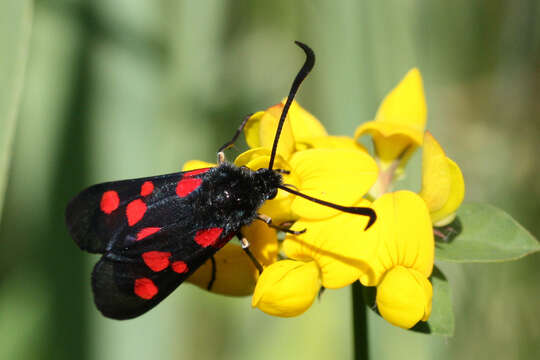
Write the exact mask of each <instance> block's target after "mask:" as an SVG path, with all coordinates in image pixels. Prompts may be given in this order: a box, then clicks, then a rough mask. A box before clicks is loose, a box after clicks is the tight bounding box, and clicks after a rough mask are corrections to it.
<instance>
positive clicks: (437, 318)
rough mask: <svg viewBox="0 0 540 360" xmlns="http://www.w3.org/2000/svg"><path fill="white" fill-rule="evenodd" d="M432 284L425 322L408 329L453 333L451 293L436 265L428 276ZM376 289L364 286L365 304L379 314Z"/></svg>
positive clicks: (446, 334)
mask: <svg viewBox="0 0 540 360" xmlns="http://www.w3.org/2000/svg"><path fill="white" fill-rule="evenodd" d="M430 281H431V284H432V285H433V302H432V309H431V315H430V317H429V319H428V321H427V322H424V321H420V322H418V323H417V324H416V325H415V326H413V327H412V328H411V329H410V330H411V331H416V332H420V333H424V334H433V335H440V336H453V335H454V311H453V310H452V294H451V289H450V284H448V280H446V276H444V274H443V273H442V272H441V270H439V269H438V268H437V267H434V268H433V274H431V277H430ZM376 293H377V290H376V288H375V287H364V301H365V302H366V305H367V306H368V307H369V308H370V309H371V310H373V311H374V312H375V313H376V314H377V315H379V316H380V314H379V312H378V311H377V306H376V304H375V298H376Z"/></svg>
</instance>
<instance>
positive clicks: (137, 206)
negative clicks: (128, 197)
mask: <svg viewBox="0 0 540 360" xmlns="http://www.w3.org/2000/svg"><path fill="white" fill-rule="evenodd" d="M145 212H146V204H145V203H144V202H143V201H142V200H141V199H137V200H133V201H132V202H130V203H129V204H128V205H127V207H126V216H127V221H128V224H129V226H133V225H135V224H136V223H138V222H139V220H141V219H142V218H143V216H144V213H145Z"/></svg>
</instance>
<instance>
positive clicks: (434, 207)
mask: <svg viewBox="0 0 540 360" xmlns="http://www.w3.org/2000/svg"><path fill="white" fill-rule="evenodd" d="M464 195H465V182H464V181H463V175H462V173H461V170H460V169H459V166H457V164H456V163H455V162H453V161H452V160H451V159H449V158H448V157H446V154H445V153H444V150H443V149H442V147H441V145H439V143H438V142H437V140H435V138H434V137H433V136H432V135H431V134H430V133H429V132H426V134H425V137H424V153H423V155H422V190H421V191H420V196H421V197H422V198H423V199H424V201H425V202H426V204H427V206H428V208H429V211H430V213H431V220H432V221H433V223H434V224H435V225H436V226H444V225H446V224H448V223H450V222H452V220H453V219H454V217H455V212H456V210H457V209H458V207H459V205H461V202H462V201H463V197H464Z"/></svg>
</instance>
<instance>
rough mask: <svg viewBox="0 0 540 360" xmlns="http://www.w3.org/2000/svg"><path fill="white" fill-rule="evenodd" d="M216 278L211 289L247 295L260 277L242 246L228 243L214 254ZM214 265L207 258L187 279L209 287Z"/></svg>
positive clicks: (200, 285)
mask: <svg viewBox="0 0 540 360" xmlns="http://www.w3.org/2000/svg"><path fill="white" fill-rule="evenodd" d="M214 260H215V262H216V278H215V281H214V283H213V284H212V288H211V291H212V292H215V293H218V294H223V295H230V296H247V295H250V294H252V293H253V290H254V288H255V284H256V282H257V278H258V271H257V269H256V268H255V266H254V265H253V262H252V261H251V259H250V258H249V257H248V256H247V255H246V254H245V253H244V251H243V250H242V248H241V247H240V246H239V245H237V244H235V243H228V244H226V245H225V246H224V247H223V248H221V250H220V251H218V252H217V253H216V254H215V255H214ZM212 267H213V265H212V262H211V260H210V259H209V260H207V261H206V262H205V263H204V264H203V265H202V266H201V267H200V268H198V269H197V270H196V271H195V272H194V273H193V274H192V275H191V276H190V277H189V278H188V279H187V281H188V282H190V283H192V284H194V285H197V286H199V287H200V288H202V289H208V285H209V284H210V282H211V279H212V272H213V269H212Z"/></svg>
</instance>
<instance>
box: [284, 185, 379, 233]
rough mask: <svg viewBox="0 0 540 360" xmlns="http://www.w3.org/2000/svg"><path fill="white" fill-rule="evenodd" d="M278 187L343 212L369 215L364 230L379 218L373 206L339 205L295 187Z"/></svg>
mask: <svg viewBox="0 0 540 360" xmlns="http://www.w3.org/2000/svg"><path fill="white" fill-rule="evenodd" d="M278 188H280V189H281V190H284V191H287V192H289V193H291V194H294V195H298V196H300V197H303V198H304V199H306V200H309V201H313V202H314V203H317V204H320V205H324V206H328V207H330V208H332V209H336V210H340V211H343V212H346V213H349V214H357V215H363V216H369V221H368V223H367V225H366V227H365V229H364V230H367V229H369V228H370V227H371V225H373V223H375V220H377V214H376V213H375V210H373V209H372V208H369V207H355V206H341V205H338V204H334V203H331V202H328V201H324V200H321V199H317V198H314V197H311V196H309V195H306V194H302V193H301V192H299V191H296V190H293V189H291V188H288V187H286V186H283V185H279V186H278Z"/></svg>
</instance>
